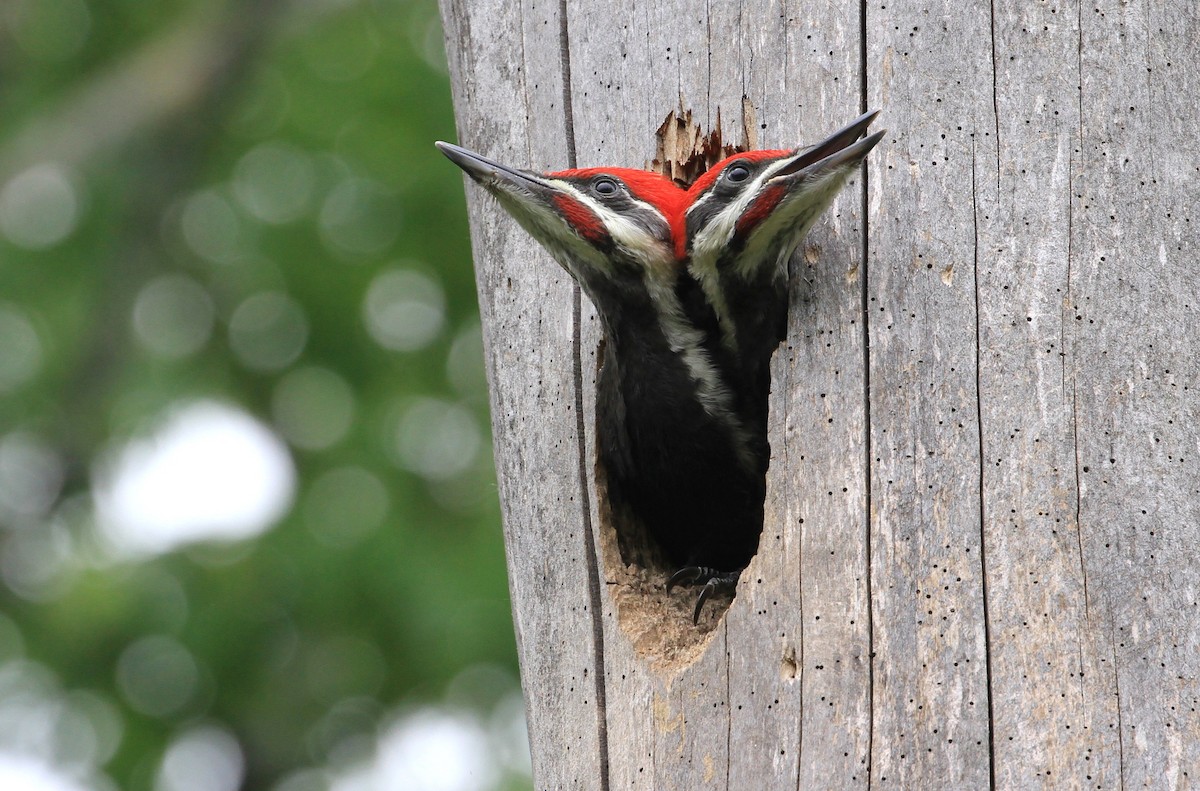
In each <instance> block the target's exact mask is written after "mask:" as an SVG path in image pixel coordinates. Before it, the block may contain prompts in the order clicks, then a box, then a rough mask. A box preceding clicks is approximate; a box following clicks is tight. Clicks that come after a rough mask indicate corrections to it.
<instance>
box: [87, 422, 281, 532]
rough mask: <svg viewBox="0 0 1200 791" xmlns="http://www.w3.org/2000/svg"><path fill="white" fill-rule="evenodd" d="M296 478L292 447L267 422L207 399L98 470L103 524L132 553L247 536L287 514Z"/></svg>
mask: <svg viewBox="0 0 1200 791" xmlns="http://www.w3.org/2000/svg"><path fill="white" fill-rule="evenodd" d="M295 476H296V473H295V469H294V467H293V465H292V460H291V457H290V456H289V455H288V451H287V447H286V446H285V445H284V444H283V442H281V441H280V440H279V438H278V437H276V436H275V435H274V434H273V433H272V432H271V431H270V430H269V429H268V428H266V427H265V426H264V425H263V424H261V423H259V422H258V421H257V420H255V419H254V418H252V417H250V416H249V415H247V414H246V413H244V412H242V411H241V410H238V409H234V408H232V407H229V406H225V405H222V404H218V403H215V402H210V401H201V402H197V403H194V404H191V405H189V406H186V407H183V408H180V409H178V410H177V411H176V412H175V413H174V414H173V415H171V416H170V417H169V418H168V419H167V420H166V421H165V422H164V424H163V425H162V426H161V427H160V428H159V429H158V430H157V431H156V432H155V433H154V434H153V435H152V436H151V437H149V438H148V439H138V440H133V441H131V442H129V443H128V444H127V445H126V446H125V447H123V448H122V449H121V450H120V451H119V452H117V453H114V454H112V455H111V456H109V457H108V458H106V459H105V460H103V461H102V463H101V464H99V465H98V466H97V470H96V475H95V478H96V482H95V486H94V488H95V492H96V506H97V511H98V515H99V524H100V526H101V528H102V529H103V530H104V532H105V536H106V537H107V538H108V539H109V541H110V542H111V543H112V545H113V547H114V548H115V549H116V550H117V551H119V552H123V553H132V554H139V553H158V552H167V551H170V550H172V549H174V548H176V547H178V546H181V545H183V544H187V543H191V542H195V541H204V540H225V541H233V540H238V539H244V538H249V537H251V536H254V535H257V534H259V533H261V532H262V531H263V530H266V529H267V528H268V527H269V526H271V525H272V524H274V523H275V522H276V521H277V520H278V519H279V518H280V517H282V516H283V513H284V512H285V511H286V510H287V508H288V506H289V505H290V504H291V500H292V496H293V493H294V489H295Z"/></svg>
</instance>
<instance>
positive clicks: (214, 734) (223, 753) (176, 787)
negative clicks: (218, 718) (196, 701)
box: [154, 726, 246, 791]
mask: <svg viewBox="0 0 1200 791" xmlns="http://www.w3.org/2000/svg"><path fill="white" fill-rule="evenodd" d="M245 763H246V762H245V758H244V757H243V756H242V748H241V746H240V745H239V744H238V741H237V739H235V738H234V737H233V735H232V734H230V733H229V732H228V731H226V730H225V729H224V728H218V727H214V726H202V727H199V728H194V729H192V730H190V731H188V732H187V733H185V734H183V735H182V736H180V737H178V738H177V739H175V741H173V742H172V743H171V746H170V747H168V748H167V752H166V754H165V755H164V756H163V762H162V766H161V767H160V769H159V772H158V778H157V780H156V781H155V783H154V791H237V789H239V788H240V787H241V785H242V775H243V774H244V773H245Z"/></svg>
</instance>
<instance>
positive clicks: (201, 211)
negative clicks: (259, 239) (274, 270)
mask: <svg viewBox="0 0 1200 791" xmlns="http://www.w3.org/2000/svg"><path fill="white" fill-rule="evenodd" d="M179 223H180V229H181V230H182V232H183V240H184V241H185V242H186V243H187V246H188V247H189V248H191V250H192V252H193V253H195V254H196V255H198V256H200V257H201V258H203V259H205V260H207V261H211V262H213V263H215V264H230V263H233V262H234V261H236V260H238V258H239V257H240V255H241V250H242V231H241V225H240V223H239V222H238V217H237V213H236V212H234V210H233V207H232V206H230V205H229V201H228V200H227V199H226V198H225V196H224V195H221V194H220V193H218V192H217V191H216V190H213V189H206V190H201V191H200V192H197V193H196V194H194V195H192V196H191V197H189V198H188V199H187V201H186V202H185V203H184V205H183V212H182V213H181V214H180V217H179Z"/></svg>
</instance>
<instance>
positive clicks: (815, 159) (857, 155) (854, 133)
mask: <svg viewBox="0 0 1200 791" xmlns="http://www.w3.org/2000/svg"><path fill="white" fill-rule="evenodd" d="M878 115H879V111H878V110H872V111H871V112H869V113H866V114H865V115H861V116H859V117H858V118H856V119H855V120H854V121H852V122H851V123H850V124H849V125H847V126H846V127H845V128H843V129H839V130H838V131H836V132H834V133H833V134H832V135H830V136H829V137H827V138H825V139H824V140H822V141H821V142H820V143H817V144H816V145H815V146H810V147H809V148H805V149H803V150H801V151H798V152H796V154H795V156H794V157H793V159H792V161H791V162H789V163H788V164H787V165H785V166H784V167H783V168H781V169H780V170H778V171H777V172H776V173H775V175H774V176H772V177H771V181H772V182H775V181H784V180H794V181H796V182H800V181H807V180H808V179H810V178H812V177H814V176H819V175H823V174H825V173H829V172H832V171H834V170H837V169H838V168H841V167H842V166H844V165H847V164H853V163H855V162H858V161H861V160H862V159H863V158H864V157H865V156H866V155H867V154H868V153H869V152H870V151H871V149H872V148H874V147H875V145H876V144H877V143H878V142H879V141H880V140H882V139H883V136H884V135H885V134H886V133H887V130H886V129H884V130H881V131H879V132H876V133H875V134H873V135H871V136H869V137H865V138H863V139H861V140H859V138H860V137H862V135H863V133H864V132H866V130H867V127H868V126H870V125H871V122H872V121H874V120H875V118H876V116H878ZM856 141H857V142H856Z"/></svg>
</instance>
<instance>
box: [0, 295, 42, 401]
mask: <svg viewBox="0 0 1200 791" xmlns="http://www.w3.org/2000/svg"><path fill="white" fill-rule="evenodd" d="M0 338H3V339H4V342H3V343H0V393H7V392H9V391H11V390H14V389H16V388H17V387H19V386H20V385H22V384H24V383H25V382H26V381H28V380H29V379H31V378H32V377H33V376H34V374H36V373H37V372H38V369H39V368H41V366H42V342H41V340H40V339H39V338H38V334H37V330H35V329H34V328H33V324H32V323H31V322H30V321H29V319H28V318H26V317H25V314H24V313H22V312H21V311H20V310H19V309H18V308H17V307H15V306H13V305H5V304H0Z"/></svg>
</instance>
